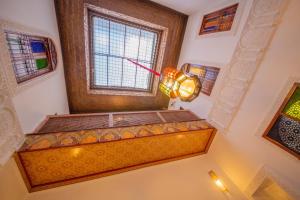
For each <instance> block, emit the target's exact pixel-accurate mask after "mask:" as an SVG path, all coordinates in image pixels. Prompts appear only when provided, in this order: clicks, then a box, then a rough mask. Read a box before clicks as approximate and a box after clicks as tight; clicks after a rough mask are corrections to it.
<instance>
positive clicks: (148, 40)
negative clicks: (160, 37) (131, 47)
mask: <svg viewBox="0 0 300 200" xmlns="http://www.w3.org/2000/svg"><path fill="white" fill-rule="evenodd" d="M155 45H156V34H154V33H151V32H148V31H144V30H142V31H141V38H140V49H139V60H142V61H149V62H150V61H151V59H152V53H153V49H154V48H155Z"/></svg>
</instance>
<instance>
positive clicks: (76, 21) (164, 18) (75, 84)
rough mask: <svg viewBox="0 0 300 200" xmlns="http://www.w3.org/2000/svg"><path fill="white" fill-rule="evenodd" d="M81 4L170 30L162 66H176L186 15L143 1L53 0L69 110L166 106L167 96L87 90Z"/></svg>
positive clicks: (108, 109) (143, 108) (104, 110)
mask: <svg viewBox="0 0 300 200" xmlns="http://www.w3.org/2000/svg"><path fill="white" fill-rule="evenodd" d="M84 3H89V4H92V5H95V6H99V7H103V8H106V9H109V10H113V11H116V12H119V13H123V14H126V15H129V16H132V17H136V18H140V19H143V20H145V21H149V22H151V23H155V24H159V25H162V26H165V27H167V28H168V29H169V33H168V39H167V45H166V50H165V55H164V60H163V67H167V66H174V67H177V62H178V58H179V53H180V49H181V44H182V40H183V35H184V31H185V27H186V23H187V16H186V15H184V14H182V13H179V12H176V11H174V10H171V9H169V8H166V7H163V6H161V5H158V4H155V3H153V2H150V1H144V0H75V1H74V0H55V7H56V14H57V20H58V26H59V31H60V38H61V44H62V51H63V60H64V68H65V78H66V85H67V93H68V100H69V106H70V112H71V113H83V112H110V111H131V110H153V109H156V110H157V109H164V108H167V106H168V102H169V98H168V97H166V96H165V95H163V94H162V93H161V92H160V91H159V92H158V93H157V95H156V96H155V97H137V96H109V95H99V94H98V95H95V94H88V93H87V89H86V88H87V86H86V84H87V80H86V71H85V69H86V68H85V47H84V29H83V26H84V19H83V16H84V13H83V11H84Z"/></svg>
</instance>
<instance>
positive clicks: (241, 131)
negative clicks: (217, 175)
mask: <svg viewBox="0 0 300 200" xmlns="http://www.w3.org/2000/svg"><path fill="white" fill-rule="evenodd" d="M249 2H250V1H248V2H247V3H248V6H246V9H245V13H244V15H245V16H246V15H248V13H247V12H246V10H247V11H248V10H249V8H250V7H249V5H250V3H249ZM299 9H300V1H298V0H290V1H289V3H288V5H287V7H286V10H285V13H284V15H283V17H282V19H281V21H280V24H279V27H278V30H277V31H276V33H275V35H274V36H273V39H272V41H271V43H270V46H269V47H268V49H267V52H266V54H265V56H264V59H263V61H262V63H261V64H260V67H259V69H258V71H257V72H256V75H255V77H254V79H253V82H252V83H251V85H250V88H249V90H248V92H247V94H246V97H245V99H244V101H243V103H242V105H241V107H240V110H239V112H238V113H237V115H236V117H235V119H234V120H233V122H232V124H231V126H230V128H229V131H228V133H227V134H226V135H223V134H221V133H220V134H217V137H216V138H215V140H214V142H213V144H212V147H211V150H210V152H209V156H210V157H212V158H213V159H214V160H215V161H216V162H217V163H218V165H219V166H220V167H221V168H222V169H223V170H224V171H225V173H226V174H227V175H228V176H229V177H230V178H231V179H232V180H233V182H234V183H235V184H236V185H237V186H238V187H239V188H240V189H241V190H245V189H246V188H247V186H248V185H249V183H250V182H251V180H252V178H253V177H254V176H255V174H256V172H257V171H259V169H260V168H261V167H262V166H265V167H267V168H269V169H272V171H274V172H276V174H277V178H278V180H276V181H279V182H282V184H283V185H288V187H287V190H288V191H287V192H290V193H292V195H293V196H294V198H295V199H300V191H299V187H300V165H299V160H298V159H297V158H295V157H293V156H291V155H290V154H288V153H286V152H285V151H283V150H282V149H280V148H279V147H277V146H275V145H273V144H272V143H270V142H268V141H267V140H265V139H263V138H262V137H261V135H262V134H263V131H264V130H265V128H266V126H267V125H268V123H269V122H270V120H271V119H272V117H273V115H274V113H275V112H276V111H277V109H278V108H279V106H280V104H281V102H282V101H283V99H284V97H285V95H286V94H287V92H288V91H289V89H290V88H291V86H292V82H293V81H291V80H298V82H300V57H299V55H300V54H299V52H300V38H299V35H300V28H299V27H300V15H299ZM196 16H197V15H192V17H191V18H190V19H189V23H188V26H187V30H186V36H185V39H184V46H183V49H182V53H181V58H180V63H181V64H182V63H185V62H194V63H195V62H196V63H197V64H205V62H207V63H221V64H222V63H223V64H224V65H223V66H226V63H228V62H229V60H230V59H231V56H232V52H233V50H234V47H235V45H236V42H237V41H238V39H239V37H240V30H241V27H242V26H243V22H244V20H245V19H242V21H241V23H240V27H239V31H238V32H237V34H236V36H222V37H219V38H202V39H199V41H197V40H195V39H192V36H193V34H195V33H196V31H197V29H196V28H195V27H197V26H196V23H197V22H195V21H197V17H196ZM227 42H228V45H226V44H227ZM222 71H223V72H222ZM225 72H226V67H222V69H221V74H220V76H219V78H220V79H219V80H218V81H217V84H216V88H215V89H214V91H213V95H212V97H206V96H204V95H200V96H199V97H198V99H196V100H195V101H193V102H192V103H181V102H177V106H178V105H183V107H185V108H189V109H191V110H192V111H194V112H196V113H197V114H198V115H200V116H201V117H203V118H206V117H207V113H209V111H210V109H207V107H206V106H208V107H209V108H210V107H211V104H212V103H213V101H214V95H217V94H218V84H220V82H221V80H222V77H223V74H224V73H225ZM204 106H205V107H206V108H205V109H204V110H202V107H204ZM285 189H286V188H285Z"/></svg>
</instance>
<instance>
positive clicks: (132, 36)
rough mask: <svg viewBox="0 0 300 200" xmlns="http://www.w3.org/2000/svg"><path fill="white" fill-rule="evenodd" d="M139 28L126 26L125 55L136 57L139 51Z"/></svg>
mask: <svg viewBox="0 0 300 200" xmlns="http://www.w3.org/2000/svg"><path fill="white" fill-rule="evenodd" d="M139 39H140V30H139V29H137V28H133V27H128V26H127V28H126V38H125V57H127V58H133V59H136V58H137V57H138V51H139Z"/></svg>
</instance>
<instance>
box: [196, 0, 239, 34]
mask: <svg viewBox="0 0 300 200" xmlns="http://www.w3.org/2000/svg"><path fill="white" fill-rule="evenodd" d="M238 5H239V4H234V5H232V6H229V7H226V8H223V9H221V10H218V11H215V12H212V13H209V14H206V15H204V17H203V21H202V26H201V29H200V31H199V35H203V34H209V33H215V32H222V31H230V29H231V26H232V24H233V20H234V17H235V14H236V11H237V8H238Z"/></svg>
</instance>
